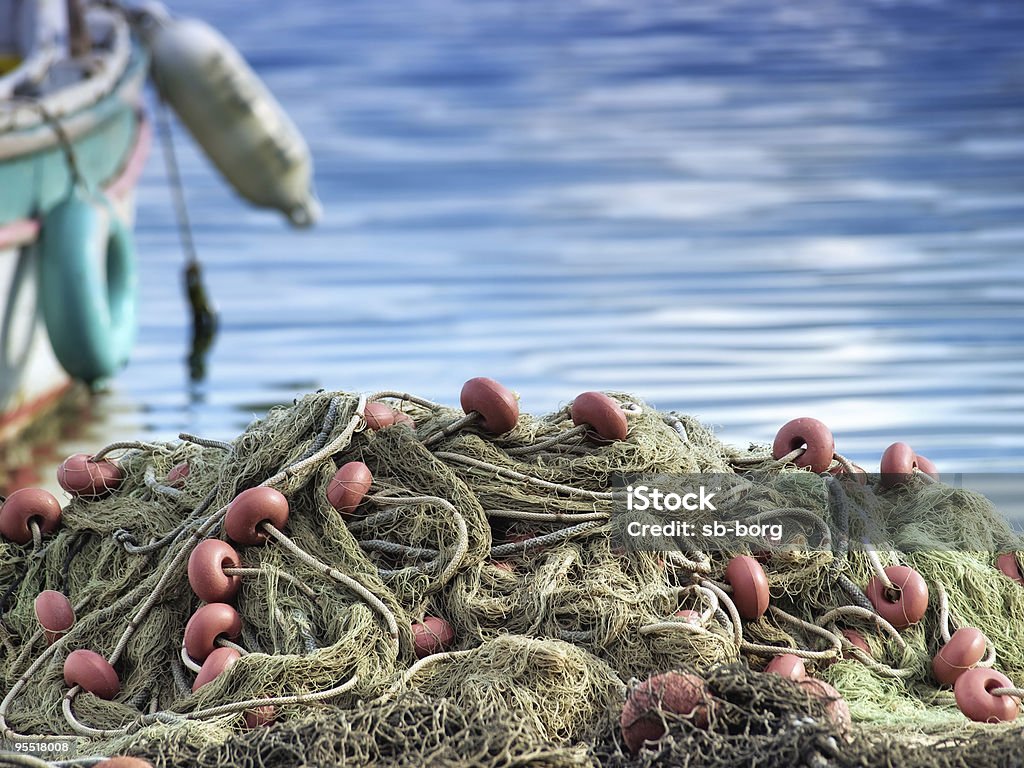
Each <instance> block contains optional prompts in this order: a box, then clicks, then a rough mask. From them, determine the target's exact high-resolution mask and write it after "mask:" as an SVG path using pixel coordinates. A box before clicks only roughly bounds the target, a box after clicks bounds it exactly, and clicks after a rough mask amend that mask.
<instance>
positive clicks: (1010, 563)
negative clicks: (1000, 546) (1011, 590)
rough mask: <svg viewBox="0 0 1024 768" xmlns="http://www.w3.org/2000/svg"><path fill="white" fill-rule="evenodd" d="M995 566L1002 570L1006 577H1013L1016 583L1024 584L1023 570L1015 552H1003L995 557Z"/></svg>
mask: <svg viewBox="0 0 1024 768" xmlns="http://www.w3.org/2000/svg"><path fill="white" fill-rule="evenodd" d="M996 567H997V568H998V569H999V570H1000V571H1002V572H1003V573H1004V574H1005V575H1006V577H1007V578H1009V579H1013V580H1014V581H1016V582H1017V583H1018V584H1024V572H1022V571H1021V569H1020V564H1019V563H1018V562H1017V555H1016V553H1015V552H1005V553H1003V554H1001V555H1000V556H999V557H998V558H996Z"/></svg>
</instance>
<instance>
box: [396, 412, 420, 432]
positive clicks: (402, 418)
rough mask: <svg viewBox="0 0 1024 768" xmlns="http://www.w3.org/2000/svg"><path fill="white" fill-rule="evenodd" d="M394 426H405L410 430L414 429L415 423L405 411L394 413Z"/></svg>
mask: <svg viewBox="0 0 1024 768" xmlns="http://www.w3.org/2000/svg"><path fill="white" fill-rule="evenodd" d="M395 424H405V425H406V426H407V427H409V428H410V429H416V422H415V421H413V418H412V416H410V415H409V414H408V413H406V412H405V411H395Z"/></svg>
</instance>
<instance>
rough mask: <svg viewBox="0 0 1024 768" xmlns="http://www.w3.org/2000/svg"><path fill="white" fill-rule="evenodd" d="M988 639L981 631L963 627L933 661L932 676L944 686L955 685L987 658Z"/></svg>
mask: <svg viewBox="0 0 1024 768" xmlns="http://www.w3.org/2000/svg"><path fill="white" fill-rule="evenodd" d="M985 647H986V637H985V635H984V633H983V632H982V631H981V630H980V629H975V628H974V627H961V628H960V629H958V630H957V631H956V632H954V633H953V636H952V637H950V638H949V642H948V643H946V644H945V645H944V646H942V648H940V649H939V652H938V653H937V654H935V658H934V659H932V674H933V675H935V679H936V680H938V681H939V682H940V683H942V684H943V685H953V684H954V683H956V681H957V679H958V678H959V677H960V675H962V674H963V673H964V672H966V671H967V670H968V669H971V668H973V667H975V666H976V665H977V664H978V662H979V661H981V660H982V658H983V657H984V656H985Z"/></svg>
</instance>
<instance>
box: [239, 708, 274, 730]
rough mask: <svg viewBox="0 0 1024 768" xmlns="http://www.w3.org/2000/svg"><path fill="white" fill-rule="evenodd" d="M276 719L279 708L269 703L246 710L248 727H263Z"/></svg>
mask: <svg viewBox="0 0 1024 768" xmlns="http://www.w3.org/2000/svg"><path fill="white" fill-rule="evenodd" d="M276 719H277V709H276V708H275V707H273V706H271V705H269V704H268V705H266V706H263V707H256V708H255V709H247V710H246V711H245V727H246V728H261V727H263V726H265V725H270V724H271V723H272V722H274V721H275V720H276Z"/></svg>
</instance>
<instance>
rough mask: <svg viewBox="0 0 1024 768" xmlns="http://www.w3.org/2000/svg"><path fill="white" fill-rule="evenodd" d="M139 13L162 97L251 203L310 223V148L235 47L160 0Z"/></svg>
mask: <svg viewBox="0 0 1024 768" xmlns="http://www.w3.org/2000/svg"><path fill="white" fill-rule="evenodd" d="M138 18H139V24H138V29H139V30H140V34H141V36H142V39H143V41H144V42H145V44H146V46H147V47H148V49H149V51H150V55H151V56H152V73H153V80H154V82H155V84H156V87H157V90H158V91H159V92H160V96H161V97H162V98H163V99H164V100H165V101H166V102H167V103H168V104H170V105H171V107H172V108H173V109H174V112H175V114H177V115H178V117H179V118H180V119H181V121H182V122H183V123H184V124H185V126H186V127H187V128H188V130H189V132H190V133H191V134H192V136H193V137H194V138H195V140H196V141H197V142H198V143H199V145H200V146H201V147H202V148H203V151H205V152H206V155H207V156H208V157H209V158H210V160H211V161H212V162H213V164H214V165H216V166H217V168H218V169H219V170H220V172H221V174H223V176H224V178H225V179H227V181H228V182H229V183H230V184H231V186H232V187H234V188H235V190H236V191H237V192H238V193H239V194H240V195H241V196H242V197H244V198H245V199H247V200H248V201H250V202H251V203H253V204H254V205H257V206H261V207H265V208H277V209H279V210H280V211H282V212H283V213H284V214H285V215H286V216H287V217H288V219H289V220H290V221H291V223H292V224H293V225H295V226H298V227H307V226H309V225H311V224H313V223H314V222H315V221H316V220H317V218H318V217H319V215H320V203H319V201H318V200H317V198H316V193H315V192H314V191H313V161H312V158H311V157H310V153H309V147H308V146H307V145H306V142H305V140H304V139H303V138H302V134H300V133H299V130H298V128H296V126H295V124H294V123H293V122H292V120H291V118H289V117H288V115H287V114H286V113H285V111H284V109H282V107H281V105H280V104H279V103H278V102H277V100H276V99H275V98H274V96H273V95H272V94H271V93H270V91H269V90H268V89H267V87H266V86H265V85H264V84H263V82H262V81H261V80H260V79H259V77H258V76H257V75H256V73H255V72H253V71H252V68H251V67H250V66H249V65H248V64H247V63H246V62H245V59H243V58H242V56H241V55H240V54H239V53H238V51H237V50H236V49H235V48H234V46H232V45H231V43H229V42H228V41H227V40H225V39H224V37H223V36H222V35H221V34H220V33H219V32H217V30H215V29H213V27H211V26H210V25H208V24H206V23H204V22H202V21H199V20H198V19H185V18H183V19H178V18H174V17H172V16H171V15H170V14H169V13H168V12H167V10H166V9H164V8H163V7H162V6H160V5H159V4H152V5H150V6H147V7H146V8H145V10H143V11H141V13H140V14H139V16H138Z"/></svg>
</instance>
